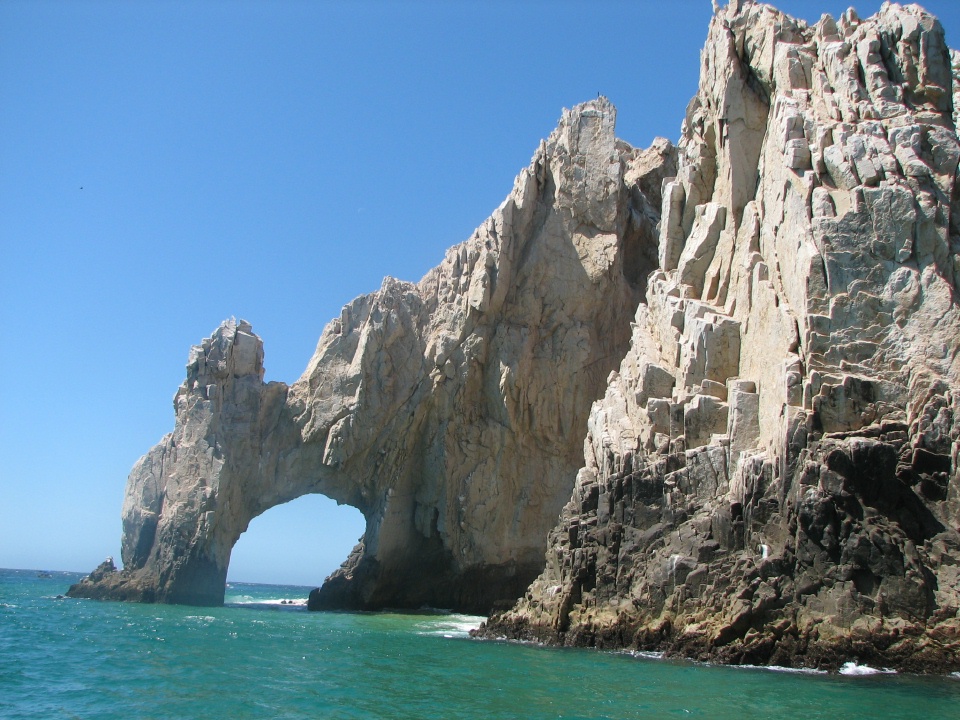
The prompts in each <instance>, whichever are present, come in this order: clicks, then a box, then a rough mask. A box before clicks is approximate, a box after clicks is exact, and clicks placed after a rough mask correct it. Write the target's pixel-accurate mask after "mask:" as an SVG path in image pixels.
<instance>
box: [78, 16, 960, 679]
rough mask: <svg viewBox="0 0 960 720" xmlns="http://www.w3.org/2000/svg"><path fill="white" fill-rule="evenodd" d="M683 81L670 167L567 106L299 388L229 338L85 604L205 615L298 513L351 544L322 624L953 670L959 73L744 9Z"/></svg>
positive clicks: (722, 656)
mask: <svg viewBox="0 0 960 720" xmlns="http://www.w3.org/2000/svg"><path fill="white" fill-rule="evenodd" d="M701 62H702V74H701V83H700V89H699V92H698V93H697V95H696V97H695V98H694V99H693V101H692V102H691V104H690V106H689V108H688V111H687V117H686V120H685V122H684V125H683V128H682V132H681V135H682V137H681V140H680V143H679V154H678V151H677V149H675V148H673V147H672V146H671V145H670V144H669V143H667V142H666V141H657V142H656V143H655V144H654V146H653V147H651V148H650V149H648V150H645V151H637V150H634V149H633V148H630V147H629V146H628V145H626V144H625V143H623V142H621V141H618V140H616V139H615V137H614V134H613V130H614V115H615V113H614V109H613V107H612V106H611V105H610V104H609V103H608V102H607V101H606V100H604V99H602V98H601V99H598V100H597V101H593V102H590V103H587V104H585V105H581V106H579V107H577V108H575V109H574V110H572V111H570V112H565V113H564V116H563V118H562V119H561V122H560V126H559V127H558V128H557V130H556V131H555V132H554V133H553V134H552V135H551V137H550V138H549V140H547V141H545V142H544V143H542V144H541V146H540V148H539V149H538V150H537V152H536V154H535V155H534V158H533V160H532V162H531V164H530V166H529V167H528V168H526V169H525V170H523V171H522V172H521V173H520V175H519V176H518V178H517V180H516V183H515V186H514V189H513V192H512V193H511V194H510V196H509V197H508V198H507V199H506V200H505V202H504V203H503V205H501V207H500V208H498V209H497V211H496V212H495V213H494V214H493V216H492V217H491V218H490V219H489V220H488V221H487V222H486V223H485V224H484V225H483V226H482V227H481V228H479V229H478V230H477V231H476V233H475V234H474V235H473V237H471V238H470V239H469V240H467V241H466V242H465V243H463V244H461V245H459V246H456V247H454V248H452V249H451V250H450V251H449V252H448V253H447V256H446V258H445V259H444V261H443V263H442V264H441V265H440V266H439V267H437V268H435V269H434V270H432V271H430V272H429V273H428V274H427V275H426V277H424V278H423V279H422V280H421V281H420V282H419V283H416V284H414V283H405V282H400V281H397V280H393V279H389V278H388V279H387V280H385V281H384V284H383V287H382V288H381V290H380V291H379V292H377V293H374V294H371V295H367V296H364V297H361V298H358V299H357V300H355V301H354V302H352V303H350V304H349V305H347V306H346V307H345V308H344V310H343V313H342V315H341V317H340V318H339V319H337V320H334V321H333V322H331V323H330V324H329V325H328V326H327V328H326V330H325V331H324V333H323V336H322V337H321V339H320V342H319V344H318V347H317V350H316V353H315V354H314V357H313V359H312V360H311V361H310V363H309V365H308V367H307V370H306V371H305V373H304V374H303V376H302V377H301V378H300V380H298V381H297V382H296V383H294V384H293V385H291V386H289V387H288V386H286V385H284V384H281V383H269V384H264V383H263V364H262V361H263V349H262V345H261V343H260V341H259V339H258V338H257V337H256V336H255V335H254V334H253V332H252V329H251V327H250V326H249V325H248V324H246V323H243V322H241V323H235V322H228V323H225V324H224V325H222V326H221V327H220V328H219V329H218V330H217V331H216V332H215V333H214V335H213V336H212V337H211V338H209V339H207V340H205V341H204V342H203V344H202V345H201V346H199V347H197V348H195V349H194V351H193V353H192V354H191V357H190V362H189V364H188V367H187V379H186V381H185V382H184V384H183V385H182V386H181V388H180V390H179V391H178V392H177V396H176V399H175V403H174V404H175V410H176V427H175V430H174V432H173V433H172V434H171V435H169V436H167V437H166V438H164V440H163V441H161V443H160V444H159V445H157V446H156V447H155V448H154V449H153V450H151V451H150V452H149V453H148V454H147V455H146V456H145V457H144V458H142V459H141V460H140V462H139V463H138V464H137V465H136V467H135V468H134V470H133V472H132V473H131V476H130V479H129V482H128V486H127V494H126V499H125V502H124V509H123V525H124V535H123V561H124V570H123V571H120V572H117V571H114V570H113V569H112V563H111V564H109V566H107V565H105V566H103V567H101V568H99V569H98V571H97V572H96V573H95V576H94V577H92V578H91V579H90V580H88V581H85V582H84V583H81V584H80V585H78V586H76V587H75V588H74V589H73V591H72V592H73V593H74V594H78V595H90V596H97V597H115V598H122V599H136V600H155V601H165V602H191V603H219V602H222V598H223V588H224V579H225V576H226V570H227V565H228V563H229V557H230V551H231V549H232V547H233V544H234V543H235V542H236V540H237V538H238V537H239V535H240V533H242V532H243V531H244V530H245V529H246V527H247V524H248V523H249V521H250V519H252V518H253V517H255V516H256V515H258V514H260V513H262V512H264V511H265V510H267V509H269V508H270V507H273V506H274V505H277V504H280V503H283V502H286V501H289V500H291V499H293V498H296V497H298V496H300V495H303V494H306V493H314V492H319V493H324V494H326V495H328V496H330V497H332V498H335V499H336V500H337V501H339V502H343V503H349V504H351V505H353V506H355V507H357V508H359V509H360V510H361V511H362V512H363V514H364V516H365V518H366V522H367V527H366V532H365V534H364V537H363V539H362V541H361V543H360V544H359V545H358V546H357V548H356V549H355V550H354V552H353V553H352V554H351V556H350V557H349V558H348V559H347V561H346V562H345V563H344V565H343V567H341V569H340V570H339V571H337V572H336V573H334V575H332V576H331V577H330V578H328V579H327V581H326V582H325V584H324V585H323V587H322V588H320V589H318V590H317V591H315V592H314V593H313V594H312V595H311V601H310V602H311V607H313V608H325V607H339V608H376V607H384V606H393V607H410V606H419V605H423V604H430V605H434V606H442V607H453V608H460V609H469V610H475V611H476V610H486V609H489V608H490V607H492V606H494V605H495V604H497V603H498V602H500V601H508V603H510V602H512V601H513V600H514V599H516V598H517V597H519V596H520V595H522V594H523V592H524V588H527V586H528V584H529V583H531V581H532V584H529V588H528V589H527V591H526V594H525V595H524V596H523V597H522V599H520V601H519V602H518V603H517V604H516V605H515V606H514V607H512V608H511V609H509V610H505V611H503V612H501V613H499V614H497V615H495V616H493V617H492V618H491V620H490V621H489V622H488V623H487V625H486V626H485V627H484V628H483V629H482V630H481V632H480V633H479V634H481V635H483V636H486V637H509V638H524V639H536V640H543V641H548V642H553V643H560V644H571V645H593V646H600V647H627V648H638V649H646V650H664V651H669V652H675V653H681V654H684V655H688V656H693V657H700V658H711V659H718V660H722V661H729V662H752V663H767V662H770V663H779V664H784V665H813V666H821V667H835V666H836V665H838V664H839V663H840V662H843V661H846V660H850V659H857V660H861V661H864V662H868V663H871V664H878V665H886V666H896V667H900V668H904V669H908V670H921V671H925V670H936V671H944V670H951V669H952V670H957V669H960V616H958V608H960V470H958V461H960V457H958V456H960V415H958V412H960V408H958V407H957V404H958V393H960V299H958V297H960V296H958V292H960V254H958V252H960V190H958V184H957V167H958V160H960V144H958V141H957V135H956V130H955V127H956V125H955V122H956V117H955V114H954V113H955V107H956V104H955V101H954V97H955V95H954V93H955V92H956V91H957V90H958V88H960V83H957V82H955V81H954V77H953V71H954V70H955V69H956V68H957V67H960V56H957V55H953V56H952V57H951V54H950V51H949V50H948V48H947V46H946V44H945V41H944V37H943V30H942V28H941V27H940V25H939V23H938V22H937V21H936V20H935V19H934V18H933V17H931V16H930V15H928V14H926V13H925V12H924V11H922V10H921V9H919V8H918V7H916V6H907V7H900V6H898V5H891V4H888V5H885V6H884V8H883V9H882V10H881V12H880V13H879V14H878V15H877V16H875V17H873V18H870V19H867V20H861V19H859V18H858V17H857V16H856V14H855V13H854V12H852V11H848V12H847V13H846V14H844V15H843V16H842V17H841V18H840V19H838V20H834V19H833V18H831V17H829V16H824V17H823V18H822V19H821V20H820V22H818V23H817V24H816V25H814V26H808V25H807V24H805V23H803V22H801V21H797V20H794V19H792V18H790V17H788V16H786V15H784V14H782V13H780V12H778V11H776V10H774V9H773V8H771V7H768V6H765V5H761V4H757V3H754V2H750V1H749V0H733V1H732V2H730V4H729V5H728V6H727V7H725V8H724V9H723V10H718V11H717V13H716V14H715V16H714V19H713V21H712V23H711V26H710V30H709V36H708V40H707V44H706V47H705V49H704V51H703V54H702V58H701ZM594 401H596V402H594ZM591 403H593V405H592V409H591ZM584 437H586V440H585V441H584V440H583V438H584ZM558 513H559V523H558V520H557V518H558ZM551 528H552V529H551ZM548 531H549V536H547V533H548ZM317 532H322V528H318V529H317ZM544 537H547V553H546V557H545V558H544V554H543V541H544ZM541 571H542V572H541ZM538 574H539V576H538Z"/></svg>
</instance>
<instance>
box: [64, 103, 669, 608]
mask: <svg viewBox="0 0 960 720" xmlns="http://www.w3.org/2000/svg"><path fill="white" fill-rule="evenodd" d="M614 123H615V110H614V108H613V106H612V105H611V104H610V103H609V102H608V101H607V100H606V99H603V98H601V99H598V100H595V101H592V102H589V103H586V104H584V105H580V106H578V107H576V108H574V109H573V110H571V111H565V113H564V115H563V118H562V119H561V121H560V125H559V127H558V128H557V130H556V131H555V132H554V133H553V134H552V135H551V137H550V138H549V140H547V141H545V142H543V143H541V146H540V148H539V149H538V150H537V152H536V154H535V155H534V157H533V160H532V161H531V163H530V165H529V167H527V168H526V169H524V170H523V171H522V172H521V173H520V175H519V176H518V177H517V179H516V182H515V185H514V188H513V191H512V193H511V194H510V195H509V197H508V198H507V199H506V200H505V201H504V203H503V204H502V205H501V206H500V207H499V208H498V209H497V210H496V212H494V214H493V215H492V216H491V217H490V219H489V220H487V221H486V223H484V224H483V225H482V226H481V227H480V228H478V229H477V231H476V232H475V233H474V235H473V236H472V237H471V238H470V239H469V240H467V241H466V242H464V243H462V244H460V245H458V246H456V247H453V248H452V249H450V250H449V251H448V252H447V255H446V257H445V259H444V261H443V262H442V263H441V264H440V265H439V266H438V267H437V268H435V269H433V270H431V271H430V272H429V273H427V275H426V276H425V277H424V278H423V279H422V280H421V281H420V282H419V283H409V282H401V281H398V280H394V279H391V278H387V279H386V280H385V281H384V283H383V286H382V288H381V289H380V291H379V292H376V293H373V294H371V295H366V296H363V297H360V298H357V299H356V300H354V301H353V302H352V303H350V304H349V305H347V306H346V307H344V309H343V312H342V314H341V316H340V318H338V319H336V320H334V321H332V322H331V323H330V324H329V325H328V326H327V327H326V329H325V330H324V332H323V335H322V337H321V338H320V341H319V344H318V346H317V349H316V352H315V354H314V356H313V358H312V359H311V361H310V363H309V365H308V367H307V369H306V371H305V372H304V374H303V376H302V377H301V378H300V379H299V380H298V381H297V382H296V383H294V384H293V385H292V386H289V387H287V386H286V385H284V384H281V383H269V384H264V383H263V364H262V360H263V349H262V345H261V343H260V340H259V338H257V337H256V336H255V335H254V334H253V332H252V329H251V327H250V325H249V324H247V323H244V322H240V323H239V324H238V323H235V322H232V321H231V322H227V323H224V324H223V325H221V327H220V328H218V329H217V331H216V332H215V333H214V334H213V336H212V337H211V338H209V339H207V340H205V341H204V342H203V344H202V345H201V346H199V347H197V348H195V349H194V351H193V352H192V354H191V357H190V362H189V364H188V367H187V379H186V381H185V382H184V384H183V385H182V386H181V388H180V390H179V391H178V392H177V396H176V399H175V402H174V404H175V409H176V418H177V420H176V428H175V430H174V432H173V433H172V434H171V435H169V436H167V437H166V438H164V439H163V440H162V441H161V443H160V444H159V445H157V446H156V447H155V448H153V449H152V450H151V451H150V452H149V453H148V454H147V455H145V456H144V457H143V458H142V459H141V460H140V461H139V462H138V463H137V465H136V466H135V467H134V469H133V471H132V473H131V475H130V478H129V481H128V485H127V493H126V498H125V501H124V508H123V528H124V531H123V546H122V550H123V563H124V570H123V571H122V572H118V573H111V574H109V576H108V577H107V579H105V580H102V581H101V582H99V583H86V584H83V585H80V586H77V587H76V588H75V590H74V592H75V593H77V594H87V595H97V596H107V597H119V598H122V599H140V600H146V601H162V602H184V603H195V604H218V603H221V602H222V601H223V593H224V581H225V578H226V571H227V566H228V563H229V559H230V551H231V549H232V548H233V545H234V543H235V542H236V540H237V539H238V537H239V536H240V534H241V533H242V532H243V531H244V530H245V529H246V528H247V525H248V523H249V522H250V520H251V519H252V518H254V517H256V516H257V515H259V514H260V513H262V512H264V511H265V510H267V509H269V508H270V507H273V506H274V505H278V504H280V503H283V502H287V501H289V500H292V499H294V498H296V497H299V496H301V495H304V494H307V493H323V494H325V495H327V496H329V497H332V498H334V499H336V500H337V501H338V502H341V503H347V504H350V505H353V506H354V507H357V508H359V509H360V510H361V512H362V513H363V514H364V517H365V518H366V523H367V527H366V532H365V534H364V537H363V539H362V541H361V544H360V545H358V547H357V548H356V549H355V550H354V552H353V553H352V554H351V556H350V558H348V560H347V562H345V563H344V566H343V567H342V568H341V569H340V570H339V571H337V572H336V573H335V574H334V575H333V576H332V577H331V578H329V579H328V580H327V582H326V583H325V584H324V586H323V587H322V588H320V589H319V590H318V591H315V592H314V593H313V594H312V595H311V607H314V608H321V607H340V608H344V607H345V608H376V607H384V606H391V607H419V606H421V605H424V604H428V605H433V606H436V607H452V608H460V609H466V610H473V611H485V610H487V609H489V608H490V607H491V606H492V605H493V604H494V603H496V602H497V601H503V600H507V601H509V602H512V601H513V600H514V599H515V598H516V597H519V595H520V594H522V592H523V589H524V588H525V587H526V586H527V585H528V584H529V583H530V582H531V581H532V580H533V578H534V577H536V575H537V573H539V572H540V570H541V569H542V568H543V539H544V537H545V536H546V533H547V531H548V530H549V529H550V527H551V526H552V525H553V524H554V523H555V522H556V518H557V515H558V513H559V511H560V509H561V508H562V507H563V504H564V503H565V502H566V499H567V498H569V496H570V492H571V488H572V487H573V481H574V478H575V476H576V472H577V468H578V467H579V466H580V464H581V448H582V441H583V436H584V434H585V433H586V426H587V415H588V413H589V409H590V405H591V403H592V402H593V401H595V400H596V399H597V398H598V397H601V396H602V395H603V391H604V387H605V384H606V377H607V375H608V374H609V372H610V371H611V370H613V369H614V368H616V367H617V365H618V364H619V362H620V360H621V359H622V358H623V356H624V354H625V353H626V351H627V348H628V345H629V339H630V321H631V319H632V317H633V315H634V313H635V311H636V307H637V304H638V303H639V301H640V300H641V298H642V297H643V296H644V293H645V292H646V290H647V287H646V283H647V278H648V276H649V275H650V273H651V272H652V271H653V270H654V269H655V268H656V266H657V257H656V248H657V234H656V232H657V231H656V226H657V222H658V220H659V206H660V202H661V199H660V186H661V183H662V180H663V178H664V177H667V176H673V175H675V174H676V151H675V149H674V148H673V147H672V146H671V145H670V143H668V142H667V141H662V140H661V141H657V142H656V143H655V144H654V146H653V147H652V148H650V149H649V150H647V151H637V150H634V149H633V148H631V147H629V146H628V145H626V144H625V143H622V142H621V141H618V140H616V139H615V136H614ZM317 532H318V533H322V532H323V528H317Z"/></svg>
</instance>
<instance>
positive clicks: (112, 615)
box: [0, 570, 960, 720]
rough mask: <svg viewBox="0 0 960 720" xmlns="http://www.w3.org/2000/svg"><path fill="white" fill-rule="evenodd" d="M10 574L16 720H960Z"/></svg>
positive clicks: (922, 695) (912, 702)
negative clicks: (69, 593) (108, 595)
mask: <svg viewBox="0 0 960 720" xmlns="http://www.w3.org/2000/svg"><path fill="white" fill-rule="evenodd" d="M80 577H81V575H79V574H77V573H63V572H52V573H44V574H42V575H41V573H38V571H35V570H0V718H4V720H7V719H11V718H98V719H108V718H123V719H124V720H129V719H130V718H230V719H231V720H239V719H241V718H438V719H440V718H443V719H447V718H470V719H471V720H473V719H475V718H672V717H678V718H690V717H699V718H711V719H715V720H722V719H723V718H737V719H738V720H744V719H747V718H777V719H778V720H783V719H785V718H804V719H805V720H806V719H811V718H844V719H845V720H850V719H852V718H898V719H900V720H906V719H908V718H918V719H919V718H922V719H923V720H935V719H936V718H951V719H956V718H958V717H960V678H957V677H950V676H948V677H939V678H931V677H914V676H906V675H896V674H885V673H879V672H872V671H871V670H870V669H868V668H863V667H855V666H849V667H848V668H847V669H846V671H847V672H848V673H849V674H847V675H825V674H813V673H797V672H786V671H775V670H769V669H757V668H730V667H716V666H709V665H702V664H694V663H687V662H674V661H667V660H662V659H657V658H653V657H641V656H637V655H631V654H626V653H609V652H597V651H592V650H571V649H555V648H545V647H540V646H536V645H528V644H515V643H500V642H489V641H479V640H473V639H471V638H470V637H469V636H468V631H469V630H470V628H472V627H475V626H476V625H477V624H479V622H480V621H481V620H482V618H477V617H472V616H467V615H456V614H447V613H441V612H424V613H420V614H400V613H337V612H320V613H311V612H307V610H306V608H305V606H304V599H305V597H306V594H307V592H308V591H309V588H303V587H295V586H280V585H253V584H244V583H231V584H230V585H229V586H228V588H227V598H226V605H225V606H224V607H222V608H195V607H184V606H172V605H138V604H130V603H114V602H98V601H95V600H72V599H67V598H63V597H60V596H62V595H63V593H65V592H66V590H67V588H68V587H69V585H70V584H71V583H73V582H76V581H77V580H79V579H80Z"/></svg>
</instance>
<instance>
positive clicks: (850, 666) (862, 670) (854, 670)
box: [840, 661, 896, 676]
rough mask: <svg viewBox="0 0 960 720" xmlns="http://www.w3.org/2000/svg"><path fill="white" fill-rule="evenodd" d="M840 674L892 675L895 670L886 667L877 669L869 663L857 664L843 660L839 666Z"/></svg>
mask: <svg viewBox="0 0 960 720" xmlns="http://www.w3.org/2000/svg"><path fill="white" fill-rule="evenodd" d="M840 674H841V675H851V676H862V675H894V674H896V670H889V669H887V668H883V669H878V668H875V667H870V666H869V665H859V664H858V663H855V662H853V661H850V662H845V663H844V664H843V667H841V668H840Z"/></svg>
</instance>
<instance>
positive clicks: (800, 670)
mask: <svg viewBox="0 0 960 720" xmlns="http://www.w3.org/2000/svg"><path fill="white" fill-rule="evenodd" d="M730 667H735V668H745V669H747V670H768V671H770V672H779V673H792V674H794V675H826V674H827V671H826V670H817V669H816V668H805V667H786V666H784V665H731V666H730Z"/></svg>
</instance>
